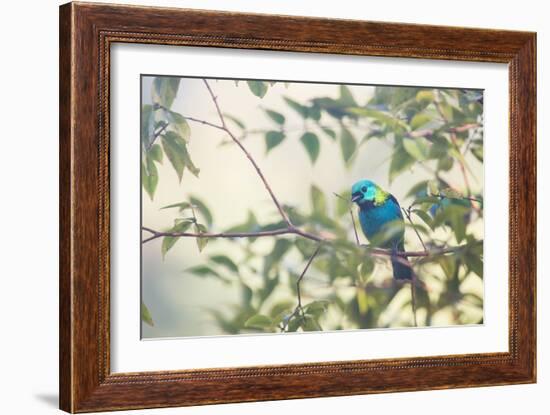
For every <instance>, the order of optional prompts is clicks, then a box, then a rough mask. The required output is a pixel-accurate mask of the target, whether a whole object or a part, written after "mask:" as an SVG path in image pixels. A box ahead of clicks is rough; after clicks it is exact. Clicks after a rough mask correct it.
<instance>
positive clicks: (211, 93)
mask: <svg viewBox="0 0 550 415" xmlns="http://www.w3.org/2000/svg"><path fill="white" fill-rule="evenodd" d="M203 82H204V84H205V85H206V88H207V89H208V92H209V93H210V96H211V97H212V101H214V105H215V107H216V111H217V113H218V116H219V118H220V121H221V123H222V128H221V129H222V130H224V131H225V132H226V133H227V134H229V136H230V137H231V139H232V140H233V141H234V142H235V144H237V145H238V146H239V148H240V149H241V150H242V151H243V153H244V154H245V155H246V157H247V158H248V160H249V161H250V163H251V164H252V166H253V167H254V169H255V170H256V173H258V176H260V179H261V180H262V182H263V184H264V187H265V188H266V190H267V192H268V193H269V195H270V196H271V199H272V200H273V203H274V204H275V206H276V207H277V210H278V211H279V213H280V215H281V217H282V218H283V220H284V221H285V223H286V224H287V225H288V226H289V228H292V227H293V226H294V225H292V222H291V221H290V218H289V217H288V215H287V214H286V212H285V211H284V209H283V207H282V206H281V204H280V203H279V200H278V199H277V197H276V196H275V194H274V193H273V190H272V189H271V186H270V185H269V183H268V182H267V179H266V178H265V176H264V174H263V173H262V170H261V169H260V166H258V163H256V161H255V160H254V158H253V157H252V155H251V154H250V153H249V152H248V150H247V149H246V148H245V147H244V146H243V144H242V143H241V141H240V140H239V139H238V138H237V137H236V136H235V135H234V134H233V133H232V132H231V130H230V129H229V128H228V127H227V124H226V122H225V117H224V116H223V113H222V111H221V109H220V106H219V104H218V98H217V97H216V95H215V94H214V91H212V88H211V87H210V84H209V83H208V81H207V80H206V79H203ZM217 128H219V127H217Z"/></svg>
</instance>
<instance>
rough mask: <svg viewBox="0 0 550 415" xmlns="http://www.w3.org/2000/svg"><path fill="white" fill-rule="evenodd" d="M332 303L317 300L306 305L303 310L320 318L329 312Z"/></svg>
mask: <svg viewBox="0 0 550 415" xmlns="http://www.w3.org/2000/svg"><path fill="white" fill-rule="evenodd" d="M329 304H330V301H328V300H316V301H312V302H311V303H308V304H306V305H305V306H304V307H303V308H304V311H305V312H306V313H307V314H311V315H315V316H318V315H320V314H323V313H324V312H326V311H327V309H328V306H329Z"/></svg>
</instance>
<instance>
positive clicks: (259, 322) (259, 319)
mask: <svg viewBox="0 0 550 415" xmlns="http://www.w3.org/2000/svg"><path fill="white" fill-rule="evenodd" d="M272 324H273V322H272V321H271V319H270V318H269V317H268V316H264V315H263V314H256V315H255V316H252V317H250V318H249V319H248V320H246V321H245V323H244V326H245V327H247V328H250V329H265V328H268V327H271V325H272Z"/></svg>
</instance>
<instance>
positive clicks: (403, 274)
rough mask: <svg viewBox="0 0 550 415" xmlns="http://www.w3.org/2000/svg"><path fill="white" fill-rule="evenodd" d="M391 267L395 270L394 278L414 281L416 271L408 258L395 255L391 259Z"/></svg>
mask: <svg viewBox="0 0 550 415" xmlns="http://www.w3.org/2000/svg"><path fill="white" fill-rule="evenodd" d="M391 265H392V268H393V278H395V279H396V280H412V277H413V272H414V271H413V269H412V266H411V263H410V262H409V260H408V259H407V258H405V257H402V256H397V255H393V256H392V257H391Z"/></svg>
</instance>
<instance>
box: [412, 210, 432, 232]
mask: <svg viewBox="0 0 550 415" xmlns="http://www.w3.org/2000/svg"><path fill="white" fill-rule="evenodd" d="M413 213H414V214H415V215H416V216H418V217H419V218H420V219H422V221H423V222H424V223H425V224H426V225H428V226H429V227H430V229H432V230H433V220H432V217H431V216H430V215H429V214H428V213H426V212H424V211H423V210H421V209H414V210H413Z"/></svg>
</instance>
